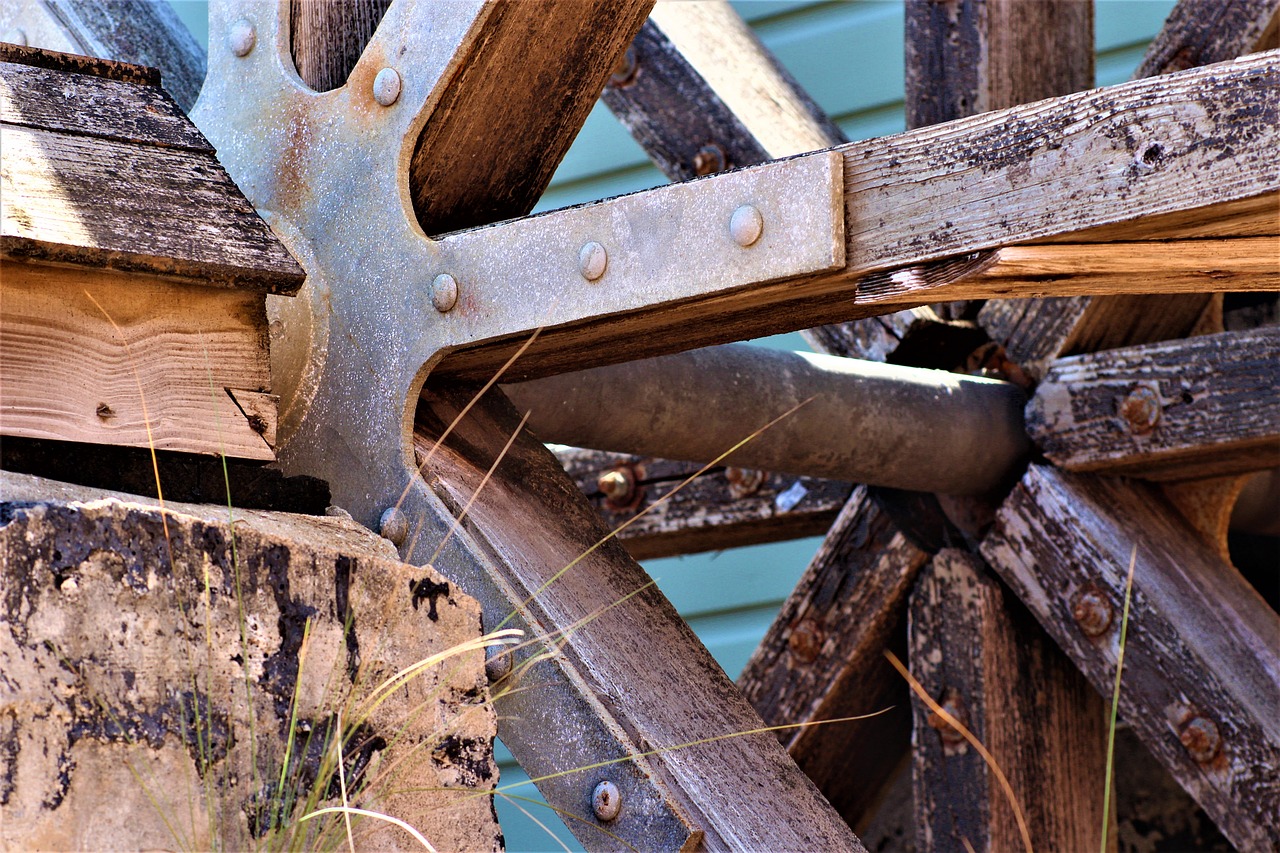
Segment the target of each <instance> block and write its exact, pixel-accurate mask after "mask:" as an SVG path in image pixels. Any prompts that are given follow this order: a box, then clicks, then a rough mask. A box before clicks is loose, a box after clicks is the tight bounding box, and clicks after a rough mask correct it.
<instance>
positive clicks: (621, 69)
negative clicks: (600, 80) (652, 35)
mask: <svg viewBox="0 0 1280 853" xmlns="http://www.w3.org/2000/svg"><path fill="white" fill-rule="evenodd" d="M638 67H639V66H638V65H637V64H636V50H635V48H634V47H628V48H627V49H626V51H625V52H624V53H623V54H622V56H620V57H618V62H617V64H616V65H614V66H613V73H612V74H610V75H609V85H610V86H612V87H614V88H615V89H624V88H626V87H627V86H630V85H631V84H632V83H634V82H635V81H636V70H637V69H638Z"/></svg>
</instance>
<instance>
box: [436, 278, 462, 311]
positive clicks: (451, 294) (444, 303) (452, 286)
mask: <svg viewBox="0 0 1280 853" xmlns="http://www.w3.org/2000/svg"><path fill="white" fill-rule="evenodd" d="M431 304H432V305H434V306H435V309H436V310H437V311H439V312H440V313H441V314H444V313H445V312H447V311H451V310H453V306H455V305H457V304H458V280H457V279H456V278H454V277H453V276H451V275H449V274H448V273H447V272H443V273H440V275H438V276H436V277H435V279H434V280H433V281H432V282H431Z"/></svg>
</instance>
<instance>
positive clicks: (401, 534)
mask: <svg viewBox="0 0 1280 853" xmlns="http://www.w3.org/2000/svg"><path fill="white" fill-rule="evenodd" d="M378 533H379V535H381V536H382V538H383V539H386V540H388V541H390V542H391V544H392V545H395V546H396V547H397V548H399V547H400V546H401V545H403V544H404V540H405V538H406V537H407V536H408V535H409V516H407V515H405V514H404V510H402V509H400V507H398V506H391V507H387V508H386V509H385V510H383V512H382V517H381V518H380V519H378Z"/></svg>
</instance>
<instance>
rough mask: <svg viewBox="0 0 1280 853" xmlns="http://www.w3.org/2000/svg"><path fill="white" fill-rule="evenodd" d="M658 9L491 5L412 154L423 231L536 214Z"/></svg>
mask: <svg viewBox="0 0 1280 853" xmlns="http://www.w3.org/2000/svg"><path fill="white" fill-rule="evenodd" d="M652 5H653V0H606V2H601V3H590V2H587V0H546V2H539V3H502V2H495V3H493V4H491V7H490V9H489V10H488V12H487V14H486V15H485V16H483V20H482V21H481V22H480V23H479V24H478V26H479V27H481V31H480V32H478V33H476V34H475V37H474V39H472V40H471V41H470V44H471V45H472V49H471V51H469V52H468V54H467V55H466V56H459V57H457V59H458V60H459V63H460V64H459V65H458V66H457V70H456V72H455V73H454V75H453V77H452V79H451V80H450V82H449V85H448V86H447V87H446V89H445V90H444V92H443V93H442V94H441V97H440V100H439V102H438V103H437V105H436V107H435V109H434V111H433V112H432V114H431V120H430V121H429V122H427V123H426V126H425V127H424V128H423V131H422V135H421V136H420V137H419V138H418V141H417V143H416V147H415V149H414V154H413V159H412V163H411V165H410V172H409V175H410V179H409V185H410V189H411V192H412V195H413V206H414V210H415V211H416V212H417V215H418V220H419V222H420V223H421V225H422V228H423V230H424V231H426V232H427V233H428V234H440V233H443V232H446V231H456V230H459V229H462V228H469V227H472V226H476V225H485V224H487V223H490V222H495V221H498V220H501V219H507V218H510V217H513V216H523V215H524V214H526V213H528V212H529V211H530V210H532V209H533V205H534V204H535V203H536V202H537V200H538V197H539V196H541V195H542V191H543V190H544V189H546V186H547V184H548V183H549V182H550V181H551V175H552V173H553V172H554V171H555V169H556V167H557V166H558V165H559V164H560V160H561V158H562V157H563V156H564V153H565V151H567V150H568V148H569V145H570V144H571V143H572V142H573V138H574V136H575V135H576V134H577V132H578V130H579V128H581V127H582V123H583V122H584V121H585V120H586V118H587V113H588V112H590V111H591V107H592V105H593V104H594V103H595V101H596V99H597V98H598V97H599V95H600V91H601V89H603V88H604V84H605V80H606V79H608V77H609V73H610V71H611V70H612V68H613V66H614V62H615V60H616V59H617V58H618V57H619V56H620V55H621V54H622V53H623V51H624V50H625V49H626V46H627V45H628V44H629V43H630V42H631V40H632V38H633V37H634V36H635V34H636V33H637V32H638V31H639V29H640V26H641V25H642V24H643V23H644V19H645V16H646V15H648V14H649V9H650V8H651V7H652Z"/></svg>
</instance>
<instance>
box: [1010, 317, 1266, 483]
mask: <svg viewBox="0 0 1280 853" xmlns="http://www.w3.org/2000/svg"><path fill="white" fill-rule="evenodd" d="M1278 389H1280V327H1275V326H1265V327H1262V328H1259V329H1251V330H1248V331H1243V332H1223V333H1220V334H1216V335H1203V336H1199V337H1193V338H1187V339H1185V340H1178V341H1166V342H1163V343H1158V344H1146V345H1143V346H1136V347H1126V348H1123V349H1113V350H1105V351H1103V352H1100V353H1096V354H1091V355H1078V356H1072V357H1070V358H1062V359H1058V360H1057V361H1055V362H1053V363H1052V364H1051V365H1050V367H1049V370H1048V372H1047V374H1046V375H1045V379H1044V382H1043V383H1041V385H1040V387H1039V389H1038V390H1037V392H1036V395H1035V397H1034V398H1033V399H1032V401H1031V403H1030V404H1029V406H1028V409H1027V429H1028V431H1029V432H1030V434H1031V436H1032V438H1033V439H1034V440H1035V441H1036V442H1037V444H1038V445H1039V446H1040V448H1041V449H1042V450H1043V451H1044V453H1045V455H1046V456H1047V457H1048V458H1049V459H1050V460H1052V461H1053V462H1054V463H1055V464H1057V465H1059V466H1060V467H1063V468H1066V469H1068V470H1071V471H1104V472H1107V473H1112V474H1125V475H1129V476H1139V477H1144V478H1147V479H1154V480H1189V479H1200V478H1205V477H1220V476H1225V475H1228V474H1238V473H1242V472H1246V471H1256V470H1261V469H1264V468H1272V467H1275V466H1276V465H1277V464H1280V390H1278Z"/></svg>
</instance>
